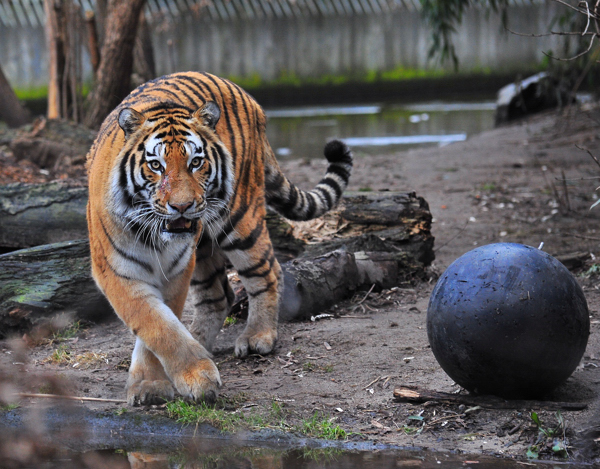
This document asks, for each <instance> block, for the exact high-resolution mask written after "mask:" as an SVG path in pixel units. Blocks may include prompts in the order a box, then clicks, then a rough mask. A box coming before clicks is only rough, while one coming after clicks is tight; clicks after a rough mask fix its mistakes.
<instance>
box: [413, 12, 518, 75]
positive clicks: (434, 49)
mask: <svg viewBox="0 0 600 469" xmlns="http://www.w3.org/2000/svg"><path fill="white" fill-rule="evenodd" d="M507 4H508V0H421V6H422V7H423V10H422V11H423V16H424V18H425V20H426V22H427V23H428V25H429V27H430V28H431V32H432V33H431V41H432V44H431V47H430V48H429V58H433V57H436V56H439V58H440V61H441V62H442V63H445V62H447V61H448V60H451V61H452V63H453V64H454V68H455V69H458V57H457V55H456V48H455V47H454V42H453V40H452V36H453V35H454V33H455V32H456V28H457V27H458V26H460V24H461V23H462V19H463V14H464V12H465V10H466V9H467V8H469V7H472V6H479V7H487V8H488V9H491V10H492V11H494V12H499V11H501V12H502V17H503V21H504V22H505V20H506V14H505V8H506V6H507Z"/></svg>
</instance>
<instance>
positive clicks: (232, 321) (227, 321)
mask: <svg viewBox="0 0 600 469" xmlns="http://www.w3.org/2000/svg"><path fill="white" fill-rule="evenodd" d="M237 321H238V320H237V318H236V317H234V316H227V317H226V318H225V322H224V323H223V327H229V326H233V325H234V324H236V323H237Z"/></svg>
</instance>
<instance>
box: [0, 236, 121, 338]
mask: <svg viewBox="0 0 600 469" xmlns="http://www.w3.org/2000/svg"><path fill="white" fill-rule="evenodd" d="M58 313H70V314H74V315H76V316H77V317H78V318H81V319H86V320H90V321H95V320H99V319H102V318H105V317H107V315H110V314H111V313H112V309H111V307H110V305H109V304H108V302H107V301H106V299H105V298H104V296H103V295H102V294H101V293H100V291H99V290H98V289H97V287H96V285H95V283H94V281H93V279H92V277H91V267H90V248H89V243H88V241H87V240H79V241H67V242H63V243H55V244H50V245H45V246H38V247H34V248H29V249H23V250H20V251H16V252H14V253H10V254H4V255H2V256H0V337H4V336H6V335H7V334H9V333H10V332H13V331H17V330H22V329H27V328H29V327H31V326H34V325H38V324H40V323H42V322H44V321H46V320H49V319H51V318H52V317H53V316H54V315H56V314H58Z"/></svg>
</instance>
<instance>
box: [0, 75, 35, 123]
mask: <svg viewBox="0 0 600 469" xmlns="http://www.w3.org/2000/svg"><path fill="white" fill-rule="evenodd" d="M0 103H2V105H0V121H4V122H6V125H8V126H9V127H20V126H21V125H25V124H27V123H28V122H29V121H30V116H29V112H27V109H25V108H24V107H23V106H22V105H21V103H20V102H19V98H17V95H16V94H15V92H14V91H13V89H12V88H11V86H10V83H9V82H8V80H7V79H6V77H5V76H4V72H3V71H2V67H0Z"/></svg>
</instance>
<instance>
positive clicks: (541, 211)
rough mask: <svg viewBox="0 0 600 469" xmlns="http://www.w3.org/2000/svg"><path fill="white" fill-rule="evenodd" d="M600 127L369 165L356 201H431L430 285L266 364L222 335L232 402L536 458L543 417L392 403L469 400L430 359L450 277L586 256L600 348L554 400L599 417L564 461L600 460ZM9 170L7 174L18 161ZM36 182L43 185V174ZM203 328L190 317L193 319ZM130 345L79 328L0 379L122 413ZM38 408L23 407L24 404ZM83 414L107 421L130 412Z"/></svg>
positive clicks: (403, 441)
mask: <svg viewBox="0 0 600 469" xmlns="http://www.w3.org/2000/svg"><path fill="white" fill-rule="evenodd" d="M599 122H600V111H598V110H594V109H592V108H590V109H584V110H578V111H577V112H573V113H571V115H564V114H563V115H560V116H558V115H557V114H556V113H547V114H544V115H539V116H536V117H533V118H531V119H529V120H526V121H523V122H519V123H516V124H514V125H510V126H506V127H502V128H498V129H495V130H492V131H489V132H485V133H483V134H480V135H477V136H475V137H473V138H470V139H469V140H467V141H466V142H463V143H456V144H452V145H448V146H445V147H442V148H437V147H435V148H427V149H416V150H410V151H407V152H398V153H395V154H386V155H385V156H384V155H378V154H376V151H371V152H370V153H364V152H361V151H356V152H355V169H354V173H353V176H352V179H351V183H350V187H349V189H351V190H358V189H365V188H371V189H372V190H388V189H389V190H398V191H407V190H414V191H416V192H417V194H418V195H420V196H423V197H424V198H425V199H426V200H427V201H428V202H429V205H430V209H431V212H432V214H433V216H434V224H433V234H434V235H435V238H436V243H435V244H436V260H435V262H434V264H433V265H432V266H431V268H430V274H431V280H430V281H429V282H419V283H416V284H403V285H398V287H397V288H394V289H392V290H389V291H384V292H379V293H374V292H371V293H370V294H367V292H357V294H356V296H355V298H352V299H350V300H348V301H346V302H344V303H342V304H339V305H337V306H336V307H334V308H333V309H332V312H335V313H336V317H335V318H328V319H322V320H318V321H314V322H299V323H298V322H297V323H287V324H281V325H280V328H279V341H278V343H277V346H276V348H275V350H274V352H273V353H272V354H270V355H268V356H264V357H260V356H251V357H249V358H247V359H243V360H240V359H236V358H234V357H233V355H232V351H233V344H234V340H235V337H236V336H237V334H238V333H239V332H240V331H241V329H242V328H243V326H244V324H243V323H237V324H233V325H230V326H228V327H226V328H224V329H223V331H222V332H221V334H220V336H219V338H218V339H217V342H218V344H217V350H216V351H215V360H216V362H217V364H218V367H219V369H220V372H221V377H222V380H223V388H222V395H223V396H224V397H225V398H226V399H225V400H226V401H227V402H229V403H230V404H231V403H234V404H233V407H236V406H237V409H238V410H239V409H242V411H243V412H259V413H260V412H261V411H264V412H265V413H268V412H269V410H268V409H270V408H271V407H272V405H273V402H277V403H278V405H279V406H280V407H281V409H282V412H283V415H284V416H285V418H286V421H287V424H288V425H290V426H291V427H293V426H294V425H295V424H297V423H298V422H300V421H302V420H303V419H307V418H310V417H311V416H312V415H314V413H315V411H318V412H321V413H322V414H323V415H326V416H328V417H330V418H332V419H335V420H333V422H334V423H335V424H338V425H339V426H340V427H341V428H343V429H344V430H346V431H347V432H349V433H354V435H351V436H350V437H349V438H350V439H356V440H361V439H368V440H373V441H376V442H379V443H386V444H392V445H397V446H402V447H419V448H429V449H432V450H436V451H455V450H456V451H459V452H464V453H468V454H482V453H485V454H493V455H500V456H506V457H516V458H521V459H525V458H526V454H527V450H528V448H529V447H530V446H531V445H532V444H534V443H535V442H536V439H537V437H538V429H537V427H536V425H535V424H534V423H533V421H532V419H531V416H530V412H531V411H536V412H538V414H539V416H540V419H541V421H542V423H543V426H544V427H545V428H553V427H554V426H556V425H557V415H556V413H555V412H554V411H545V410H543V409H540V408H522V409H515V410H497V409H496V410H494V409H483V408H477V407H475V408H472V407H471V408H470V407H468V406H467V407H465V406H459V405H441V404H437V403H427V404H425V405H412V404H401V403H397V402H395V401H394V400H393V395H392V393H393V390H394V388H395V387H397V386H399V385H418V386H421V387H424V388H427V389H430V390H436V391H445V392H451V393H456V392H458V391H460V388H459V387H458V386H457V385H456V384H455V383H453V381H452V380H451V379H450V378H449V377H448V376H447V375H446V374H445V373H444V371H443V370H442V369H441V368H440V366H439V365H438V364H437V362H436V360H435V358H434V356H433V354H432V352H431V349H430V347H429V344H428V339H427V331H426V313H427V304H428V300H429V295H430V293H431V291H432V289H433V286H434V285H435V281H436V278H437V276H439V275H440V274H441V273H442V272H443V271H444V269H445V268H446V267H448V265H449V264H450V263H452V262H453V261H454V260H455V259H456V258H457V257H459V256H460V255H462V254H463V253H465V252H467V251H469V250H471V249H473V248H474V247H476V246H480V245H484V244H489V243H494V242H519V243H524V244H527V245H531V246H535V247H538V246H539V245H540V243H541V242H543V243H544V251H546V252H548V253H550V254H552V255H555V256H558V255H568V254H573V253H583V255H581V256H579V257H578V258H579V259H584V260H583V264H581V263H580V265H578V266H574V267H573V268H572V271H573V273H574V274H575V275H576V276H577V278H578V280H579V281H580V283H581V285H582V287H583V288H584V292H585V293H586V296H587V301H588V305H589V310H590V318H591V335H590V338H589V343H588V347H587V350H586V353H585V355H584V359H583V361H582V363H581V364H580V366H579V367H578V368H577V370H576V371H575V373H574V374H573V375H572V377H571V378H569V379H568V381H567V382H566V383H565V384H564V385H562V386H560V387H559V388H558V389H557V390H556V391H554V392H553V393H552V394H551V395H550V396H547V398H548V399H549V400H555V401H568V402H584V403H586V404H587V406H588V407H587V409H586V410H583V411H576V412H568V411H563V412H562V416H563V417H564V420H565V423H566V428H567V430H566V437H567V443H568V445H569V446H568V448H567V450H568V454H569V460H570V461H573V460H584V461H594V460H595V461H598V459H597V458H598V453H599V451H598V450H599V447H598V443H597V442H595V441H594V439H595V438H597V437H598V436H599V435H600V395H599V390H600V369H599V366H600V336H599V333H598V332H599V325H600V290H599V289H600V277H599V276H595V275H589V276H584V275H583V274H584V273H585V272H587V271H588V270H589V269H590V267H591V266H592V265H593V264H594V263H595V261H594V259H595V256H596V255H597V256H600V226H599V223H598V222H599V221H600V207H598V208H597V209H594V210H591V211H590V210H589V208H590V206H591V205H592V204H593V203H594V201H595V200H596V196H595V188H596V186H597V185H598V181H597V180H594V179H590V178H592V177H596V176H598V175H600V167H599V166H598V165H597V164H596V163H595V162H594V161H593V160H592V158H591V157H590V156H589V154H588V153H587V152H586V151H584V150H582V149H578V148H577V146H579V147H581V148H585V149H589V150H590V151H591V153H592V154H595V155H598V156H599V157H600V132H599V131H598V123H599ZM0 156H2V155H0ZM4 158H5V161H8V160H9V159H10V155H4ZM282 166H283V168H284V170H285V172H286V173H287V174H288V175H289V176H290V178H291V179H292V180H294V181H295V182H297V183H298V184H299V185H300V186H303V187H305V188H308V187H311V186H312V185H313V184H315V183H316V182H317V181H318V179H319V177H320V175H321V174H322V173H323V171H324V169H325V163H324V162H323V161H318V160H311V161H294V162H284V163H282ZM27 169H28V170H29V169H31V168H30V167H29V166H27ZM32 171H33V173H35V177H36V178H37V177H39V174H37V173H36V172H35V168H33V169H32ZM33 173H32V174H33ZM563 173H564V176H565V177H566V183H563V181H562V178H563ZM70 175H72V174H70ZM52 177H53V175H52V174H48V175H45V176H44V175H43V178H42V179H51V178H52ZM34 179H35V178H34ZM3 182H7V181H6V179H5V180H3ZM597 230H598V231H597ZM190 317H191V313H190V311H189V309H187V310H186V316H185V320H186V321H189V320H190ZM133 343H134V340H133V337H132V335H131V334H130V333H129V332H128V331H127V329H126V328H125V327H124V326H123V325H122V324H121V323H120V322H119V321H118V320H116V319H115V320H114V321H110V322H107V323H105V324H100V325H90V324H82V325H81V327H80V329H79V330H78V331H75V334H74V337H71V338H68V337H67V338H63V339H61V340H55V341H53V343H44V344H41V345H31V346H30V348H28V349H27V350H26V351H25V352H19V350H18V347H16V348H15V342H9V341H4V342H0V365H1V366H2V368H3V369H4V370H5V371H7V370H9V371H10V370H11V369H12V370H15V371H19V372H20V374H19V376H21V377H23V376H25V375H27V377H28V381H27V382H28V383H30V384H29V385H28V386H29V387H28V388H27V389H25V390H27V391H29V392H48V391H51V390H52V387H51V385H49V384H48V383H46V384H40V383H42V382H44V379H47V378H42V379H41V380H38V381H37V384H36V385H32V384H31V383H32V382H34V381H35V380H33V381H32V380H31V376H35V375H40V376H49V375H51V376H54V378H53V379H54V380H56V379H57V378H56V377H57V376H58V379H60V380H67V381H68V382H69V386H70V387H71V391H70V392H71V393H72V394H73V395H78V396H88V397H100V398H111V399H124V398H125V391H124V386H125V381H126V378H127V366H128V360H129V357H130V353H131V350H132V347H133ZM61 350H62V351H63V352H64V351H67V357H66V358H64V356H63V358H64V359H63V360H62V363H55V362H53V361H52V358H53V356H54V358H55V359H57V360H55V361H58V362H60V361H61V360H60V353H59V352H60V351H61ZM57 351H58V352H57ZM25 371H26V373H24V372H25ZM50 384H52V383H50ZM37 401H39V399H38V400H36V399H25V400H23V401H22V402H21V404H20V405H21V406H23V407H27V406H32V405H33V404H34V403H35V402H37ZM85 405H86V406H87V407H89V408H90V409H94V410H100V411H108V412H122V410H120V409H123V408H124V407H125V404H123V403H94V402H88V403H86V404H85ZM127 412H134V413H149V414H152V415H154V414H165V413H166V410H165V409H164V406H153V407H151V408H134V409H129V410H127ZM552 444H553V443H552V439H551V438H550V440H549V441H546V440H544V441H543V442H542V444H541V447H540V457H541V458H548V457H551V454H552V451H551V450H550V446H552ZM548 445H549V446H548Z"/></svg>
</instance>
